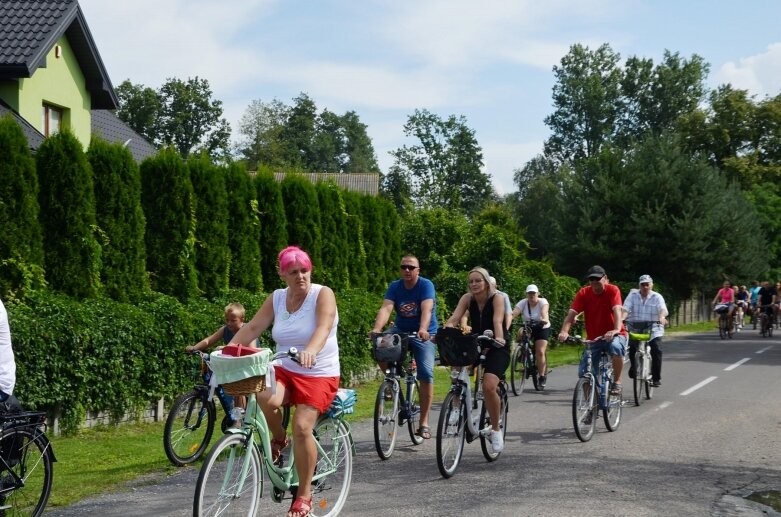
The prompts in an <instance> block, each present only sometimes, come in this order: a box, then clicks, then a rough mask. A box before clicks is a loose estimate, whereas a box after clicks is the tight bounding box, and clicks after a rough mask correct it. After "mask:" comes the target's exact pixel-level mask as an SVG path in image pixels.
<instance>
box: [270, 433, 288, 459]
mask: <svg viewBox="0 0 781 517" xmlns="http://www.w3.org/2000/svg"><path fill="white" fill-rule="evenodd" d="M289 444H290V440H288V439H287V436H285V438H284V439H282V440H280V439H277V438H273V439H272V440H271V463H276V462H277V461H278V460H279V457H280V456H282V449H284V448H285V447H287V446H288V445H289Z"/></svg>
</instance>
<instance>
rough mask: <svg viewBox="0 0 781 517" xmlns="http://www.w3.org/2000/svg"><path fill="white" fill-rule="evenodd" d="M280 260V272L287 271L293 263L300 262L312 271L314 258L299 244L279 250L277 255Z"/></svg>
mask: <svg viewBox="0 0 781 517" xmlns="http://www.w3.org/2000/svg"><path fill="white" fill-rule="evenodd" d="M277 260H278V261H279V272H280V273H286V272H287V271H288V270H289V269H290V268H291V266H292V265H293V264H295V263H296V262H298V263H299V264H301V265H302V266H303V267H304V268H305V269H307V270H308V271H312V259H310V258H309V255H307V253H306V251H304V250H302V249H301V248H299V247H298V246H288V247H287V248H285V249H283V250H282V251H280V252H279V256H278V257H277Z"/></svg>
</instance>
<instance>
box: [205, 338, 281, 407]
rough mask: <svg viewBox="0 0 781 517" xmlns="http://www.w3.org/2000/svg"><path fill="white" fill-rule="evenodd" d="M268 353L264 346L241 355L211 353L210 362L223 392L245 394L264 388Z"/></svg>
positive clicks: (234, 394) (269, 353)
mask: <svg viewBox="0 0 781 517" xmlns="http://www.w3.org/2000/svg"><path fill="white" fill-rule="evenodd" d="M270 355H271V351H270V350H269V349H266V348H262V349H259V350H258V352H257V353H254V354H250V355H245V356H241V357H233V356H226V355H223V354H221V353H219V352H215V353H213V354H212V355H211V361H210V364H211V369H212V371H213V372H214V374H215V375H216V376H217V382H218V383H220V384H221V385H222V389H223V390H225V393H227V394H228V395H232V396H237V395H246V394H249V393H257V392H259V391H263V390H265V389H266V372H267V371H268V365H269V360H270Z"/></svg>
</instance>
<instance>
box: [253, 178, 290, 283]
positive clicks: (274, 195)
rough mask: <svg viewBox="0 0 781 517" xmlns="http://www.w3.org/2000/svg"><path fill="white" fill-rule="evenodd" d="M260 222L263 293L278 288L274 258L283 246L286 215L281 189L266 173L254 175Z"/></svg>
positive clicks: (285, 238) (278, 281)
mask: <svg viewBox="0 0 781 517" xmlns="http://www.w3.org/2000/svg"><path fill="white" fill-rule="evenodd" d="M255 192H256V194H257V198H258V217H259V219H260V269H261V273H262V276H263V287H264V288H265V290H266V291H267V292H271V291H272V290H274V289H276V288H279V287H282V280H281V279H280V278H279V274H278V273H277V255H278V254H279V252H280V251H281V250H282V249H283V248H284V247H285V246H287V216H286V215H285V206H284V204H283V203H282V190H281V189H280V186H279V183H277V180H275V179H274V175H273V174H272V173H271V171H269V170H264V169H261V170H258V173H257V175H256V176H255Z"/></svg>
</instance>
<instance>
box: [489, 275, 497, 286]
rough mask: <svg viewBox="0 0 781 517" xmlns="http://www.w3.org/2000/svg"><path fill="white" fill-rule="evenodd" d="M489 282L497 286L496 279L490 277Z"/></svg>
mask: <svg viewBox="0 0 781 517" xmlns="http://www.w3.org/2000/svg"><path fill="white" fill-rule="evenodd" d="M488 282H489V283H490V284H491V285H496V278H494V277H492V276H489V277H488Z"/></svg>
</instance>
